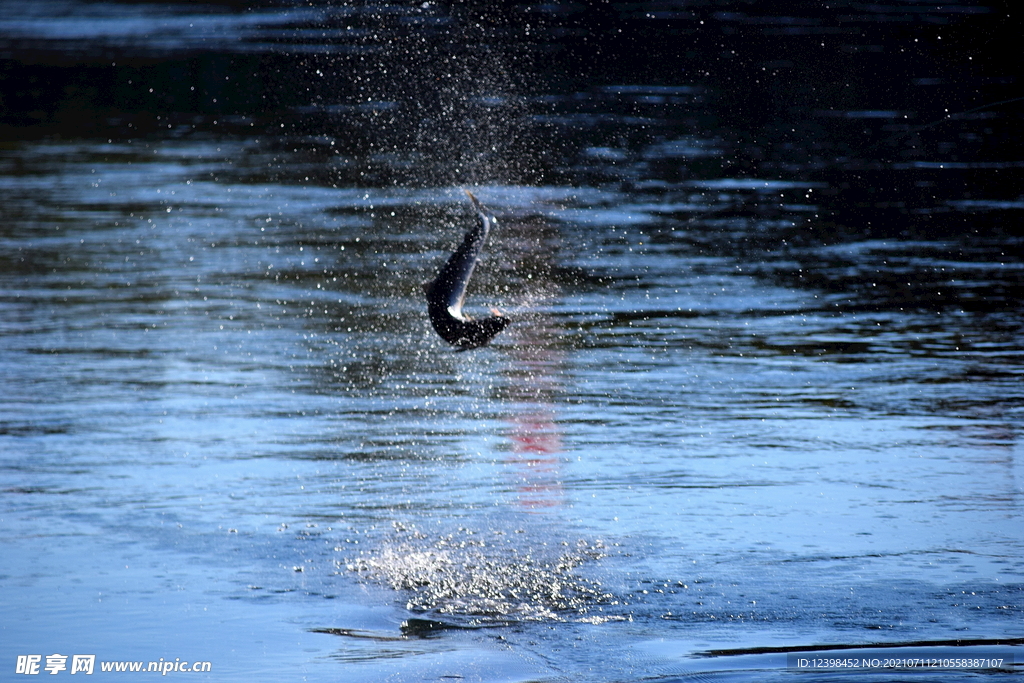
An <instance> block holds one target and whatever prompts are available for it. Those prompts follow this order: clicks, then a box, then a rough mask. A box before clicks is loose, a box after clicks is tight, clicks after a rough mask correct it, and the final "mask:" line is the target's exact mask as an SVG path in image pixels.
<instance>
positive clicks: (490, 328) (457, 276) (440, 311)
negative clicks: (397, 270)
mask: <svg viewBox="0 0 1024 683" xmlns="http://www.w3.org/2000/svg"><path fill="white" fill-rule="evenodd" d="M466 194H467V195H468V196H469V198H470V200H472V202H473V206H474V207H476V213H477V222H476V224H475V225H474V226H473V227H472V228H471V229H470V230H469V232H467V233H466V236H465V238H463V240H462V244H460V245H459V248H458V249H456V250H455V253H453V254H452V255H451V256H450V257H448V260H447V262H445V264H444V266H443V267H442V268H441V270H440V271H439V272H438V274H437V277H435V278H434V279H433V280H432V281H431V282H429V283H428V284H427V285H426V286H425V287H424V289H425V291H426V294H427V312H428V313H429V315H430V322H431V324H432V325H433V326H434V329H435V330H436V331H437V333H438V334H439V335H441V338H442V339H444V340H445V341H446V342H448V343H449V344H451V345H453V346H456V347H458V350H460V351H468V350H469V349H475V348H478V347H480V346H483V345H485V344H487V343H488V342H489V341H491V339H493V338H494V336H495V335H497V334H498V333H499V332H501V331H502V330H503V329H505V328H506V327H508V325H509V324H510V323H511V322H512V321H511V320H509V319H508V318H507V317H505V316H504V315H502V314H501V313H500V312H498V311H496V310H494V309H491V310H492V312H493V313H494V315H492V316H489V317H487V318H481V319H474V318H471V317H470V316H468V315H466V314H465V313H463V311H462V306H463V304H464V303H465V300H466V288H467V286H468V285H469V278H470V277H471V276H472V275H473V269H474V268H476V264H477V261H479V259H480V254H481V252H482V251H483V248H484V242H486V240H487V235H488V233H489V232H490V230H491V226H492V225H494V224H496V223H497V220H496V219H495V218H494V216H493V215H491V214H490V213H488V212H487V211H486V210H485V209H484V207H483V206H482V205H481V204H480V202H479V201H477V198H476V197H474V196H473V194H472V193H471V192H469V191H468V190H467V191H466Z"/></svg>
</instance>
